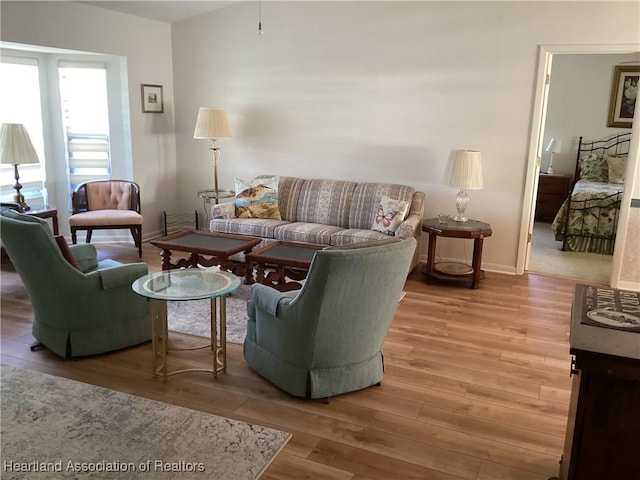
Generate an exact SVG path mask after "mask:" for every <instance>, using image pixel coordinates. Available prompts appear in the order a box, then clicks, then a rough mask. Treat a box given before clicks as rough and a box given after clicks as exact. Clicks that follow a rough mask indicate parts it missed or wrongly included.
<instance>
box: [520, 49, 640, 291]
mask: <svg viewBox="0 0 640 480" xmlns="http://www.w3.org/2000/svg"><path fill="white" fill-rule="evenodd" d="M539 49H540V50H539V55H538V73H537V79H536V90H535V93H536V95H535V101H534V106H533V114H532V118H531V137H530V141H529V152H528V155H527V159H528V160H527V167H526V168H527V171H526V179H525V187H524V199H523V210H522V216H521V223H520V235H519V241H518V255H517V259H516V275H522V274H524V272H525V270H527V268H528V263H529V256H530V253H531V237H532V236H533V224H534V213H535V201H536V197H537V188H538V173H539V171H540V159H541V156H542V141H543V134H544V126H545V120H546V114H547V101H548V96H549V87H548V86H549V79H550V77H548V75H550V72H551V65H552V62H553V56H554V55H562V54H624V53H637V52H640V44H612V45H540V47H539ZM637 103H640V102H637ZM637 103H636V110H638V105H637ZM639 123H640V122H634V123H633V129H632V139H631V143H632V144H633V143H634V137H637V136H638V135H637V134H636V132H637V130H638V124H639ZM632 157H633V155H631V152H630V157H629V159H630V161H628V162H627V172H630V171H634V170H635V164H636V162H637V158H632ZM635 157H637V155H635ZM629 180H630V181H629V182H628V184H627V187H626V188H625V193H624V194H623V202H622V206H621V208H620V217H619V218H620V220H621V221H620V222H619V224H618V235H617V236H616V245H615V248H614V253H613V265H614V269H613V272H612V274H611V285H612V286H615V284H617V279H618V277H619V274H620V264H621V256H622V252H623V249H622V248H619V247H620V246H621V245H624V234H625V233H626V231H622V230H623V227H624V226H625V225H626V223H625V224H623V222H622V220H624V219H628V218H629V208H630V201H628V200H625V197H626V198H627V199H628V198H630V195H631V191H632V190H633V188H635V186H634V185H632V183H633V182H634V181H635V179H633V177H631V178H630V179H629ZM619 240H622V242H620V241H619ZM619 244H621V245H619Z"/></svg>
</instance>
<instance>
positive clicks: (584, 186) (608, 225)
mask: <svg viewBox="0 0 640 480" xmlns="http://www.w3.org/2000/svg"><path fill="white" fill-rule="evenodd" d="M623 187H624V185H623V184H621V183H603V182H593V181H588V180H580V181H578V182H576V184H575V186H574V188H573V193H572V195H571V213H570V215H569V228H568V236H567V245H568V247H569V249H570V250H573V251H579V252H594V253H604V254H608V255H611V254H613V246H614V244H615V235H616V229H617V228H618V212H619V210H620V200H621V199H622V191H623ZM567 203H568V201H567V200H565V202H564V203H563V204H562V207H560V210H559V211H558V213H557V215H556V217H555V219H554V220H553V223H552V225H551V229H552V230H553V232H554V234H555V239H556V240H558V241H562V239H563V234H564V228H565V219H566V215H567Z"/></svg>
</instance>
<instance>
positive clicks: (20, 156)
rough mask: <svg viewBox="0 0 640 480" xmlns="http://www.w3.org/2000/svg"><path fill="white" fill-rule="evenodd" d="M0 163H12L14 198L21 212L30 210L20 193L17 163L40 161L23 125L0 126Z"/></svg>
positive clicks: (6, 124)
mask: <svg viewBox="0 0 640 480" xmlns="http://www.w3.org/2000/svg"><path fill="white" fill-rule="evenodd" d="M0 163H2V164H9V165H13V173H14V178H15V179H16V183H15V184H14V185H13V188H15V189H16V194H15V196H14V200H15V202H16V203H17V204H18V205H19V206H20V209H21V210H22V211H23V212H26V211H27V210H30V209H31V207H29V205H27V202H25V199H24V195H22V193H20V190H21V189H22V185H21V184H20V181H19V179H20V174H19V173H18V165H22V164H25V163H40V160H39V159H38V154H37V153H36V150H35V148H33V144H32V143H31V138H29V132H27V129H26V128H25V127H24V125H22V124H19V123H3V124H2V128H0Z"/></svg>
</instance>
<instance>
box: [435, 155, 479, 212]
mask: <svg viewBox="0 0 640 480" xmlns="http://www.w3.org/2000/svg"><path fill="white" fill-rule="evenodd" d="M444 183H446V184H447V185H449V186H450V187H455V188H459V189H460V191H459V192H458V194H457V195H456V209H457V211H458V214H457V215H456V216H455V217H453V219H454V220H455V221H456V222H466V221H467V220H469V219H468V218H467V217H466V216H465V210H466V209H467V206H468V205H469V194H468V193H467V190H480V189H482V160H481V156H480V152H477V151H475V150H452V151H451V154H450V155H449V162H448V163H447V168H446V170H445V172H444Z"/></svg>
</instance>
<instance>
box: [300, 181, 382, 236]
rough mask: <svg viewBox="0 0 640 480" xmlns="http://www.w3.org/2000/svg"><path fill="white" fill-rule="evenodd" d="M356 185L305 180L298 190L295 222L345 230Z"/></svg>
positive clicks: (353, 183) (342, 182) (343, 182)
mask: <svg viewBox="0 0 640 480" xmlns="http://www.w3.org/2000/svg"><path fill="white" fill-rule="evenodd" d="M356 185H357V184H356V183H355V182H345V181H342V180H306V181H305V182H304V184H303V185H302V188H301V190H300V196H299V199H298V209H297V215H296V219H295V221H297V222H303V223H318V224H323V225H334V226H338V227H342V228H347V227H348V226H349V205H350V204H351V196H352V195H353V190H354V188H355V187H356ZM372 220H373V217H372ZM370 226H371V222H369V227H370Z"/></svg>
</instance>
